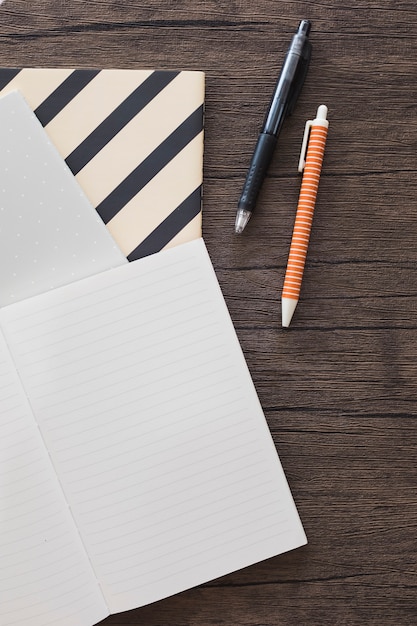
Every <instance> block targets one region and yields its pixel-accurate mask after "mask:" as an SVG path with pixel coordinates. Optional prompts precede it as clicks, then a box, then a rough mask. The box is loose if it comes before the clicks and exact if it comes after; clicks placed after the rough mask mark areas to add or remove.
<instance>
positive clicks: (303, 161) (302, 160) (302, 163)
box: [298, 120, 313, 172]
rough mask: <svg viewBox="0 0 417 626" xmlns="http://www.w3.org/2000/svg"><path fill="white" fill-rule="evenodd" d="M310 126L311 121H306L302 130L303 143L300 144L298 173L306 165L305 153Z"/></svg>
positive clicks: (311, 124)
mask: <svg viewBox="0 0 417 626" xmlns="http://www.w3.org/2000/svg"><path fill="white" fill-rule="evenodd" d="M312 126H313V120H307V122H306V125H305V128H304V137H303V143H302V144H301V153H300V160H299V161H298V171H299V172H302V171H303V170H304V167H305V164H306V153H307V145H308V138H309V135H310V130H311V127H312Z"/></svg>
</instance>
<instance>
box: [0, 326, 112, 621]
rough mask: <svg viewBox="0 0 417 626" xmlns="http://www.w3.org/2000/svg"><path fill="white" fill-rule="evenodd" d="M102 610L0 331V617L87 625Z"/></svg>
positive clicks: (103, 614) (90, 570)
mask: <svg viewBox="0 0 417 626" xmlns="http://www.w3.org/2000/svg"><path fill="white" fill-rule="evenodd" d="M106 615H108V610H107V609H106V606H105V603H104V599H103V596H102V594H101V592H100V589H99V587H98V585H97V582H96V579H95V578H94V574H93V571H92V569H91V565H90V563H89V561H88V559H87V556H86V553H85V551H84V548H83V547H82V544H81V542H80V538H79V535H78V533H77V530H76V527H75V525H74V521H73V520H72V518H71V516H70V515H69V511H68V507H67V505H66V503H65V500H64V498H63V494H62V491H61V490H60V487H59V485H58V483H57V478H56V475H55V473H54V471H53V468H52V465H51V461H50V459H49V457H48V454H47V452H46V449H45V447H44V445H43V442H42V438H41V436H40V433H39V430H38V428H37V426H36V424H35V421H34V419H33V415H32V414H31V412H30V408H29V405H28V403H27V400H26V397H25V396H24V394H23V393H22V389H21V387H20V384H19V380H18V377H17V375H16V370H15V367H14V365H13V363H12V361H11V358H10V354H9V353H8V349H7V346H6V344H5V342H4V338H3V335H2V334H1V333H0V623H1V625H2V626H84V625H85V626H90V625H91V624H93V623H96V622H97V621H99V620H101V619H103V618H104V617H105V616H106Z"/></svg>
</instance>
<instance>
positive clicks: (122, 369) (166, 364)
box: [32, 333, 222, 408]
mask: <svg viewBox="0 0 417 626" xmlns="http://www.w3.org/2000/svg"><path fill="white" fill-rule="evenodd" d="M218 336H219V335H218V333H216V334H213V335H211V336H209V337H207V338H205V339H204V342H203V343H205V342H206V341H211V346H210V357H211V358H210V359H209V361H210V360H211V359H212V358H213V357H212V356H211V355H212V354H213V353H214V352H215V350H216V349H221V348H222V345H221V343H220V344H217V345H216V344H213V340H214V339H215V338H216V337H218ZM192 345H193V344H192V343H189V344H187V345H186V346H184V347H190V346H192ZM155 347H156V346H153V348H155ZM134 354H135V351H134V350H132V351H131V352H129V353H127V354H126V361H127V362H128V357H129V356H132V355H134ZM169 354H177V355H178V348H177V349H172V350H167V351H164V357H166V356H167V355H169ZM198 354H199V351H196V350H194V352H191V353H190V354H187V358H189V359H192V358H193V357H194V356H197V355H198ZM149 362H155V356H154V355H151V356H149V357H148V358H144V359H143V360H141V367H142V369H143V368H144V366H145V365H146V363H149ZM176 363H178V356H176V358H174V359H172V360H171V361H165V362H164V363H163V364H159V365H157V364H155V365H154V366H153V367H150V368H149V367H147V368H146V374H147V375H149V374H150V373H152V371H160V370H161V369H162V368H167V367H169V366H172V365H175V364H176ZM128 370H130V365H129V364H127V365H123V366H121V367H118V368H117V369H114V367H113V366H109V370H108V371H107V372H105V373H104V372H103V373H102V374H101V375H97V374H94V375H92V376H91V377H89V378H88V377H83V380H82V384H83V385H86V384H91V383H93V382H97V381H98V380H102V379H103V377H104V376H110V375H111V376H115V375H116V374H118V375H120V374H123V373H124V372H125V371H128ZM89 371H91V370H89ZM184 371H187V370H184ZM77 373H79V372H77ZM139 374H140V372H138V373H135V374H133V375H132V376H130V377H128V376H125V377H123V382H127V381H128V380H131V379H132V378H135V377H137V376H138V375H139ZM62 380H66V381H67V380H68V376H66V377H62V378H61V381H62ZM159 380H163V378H162V377H160V378H159ZM54 382H55V383H56V382H58V381H57V380H56V379H55V380H54ZM50 384H51V381H49V380H48V381H46V382H44V383H43V385H50ZM115 384H117V383H115ZM40 386H41V385H37V386H33V387H32V389H34V390H35V389H37V388H39V387H40ZM73 386H74V385H70V384H69V385H67V386H63V385H60V386H59V390H60V393H63V392H65V391H68V390H70V389H72V388H73ZM50 395H51V392H48V393H45V394H42V395H39V394H37V395H36V396H35V397H36V400H37V401H39V400H42V399H44V398H47V397H49V396H50ZM51 406H55V405H51ZM45 408H50V406H48V405H47V406H46V407H45Z"/></svg>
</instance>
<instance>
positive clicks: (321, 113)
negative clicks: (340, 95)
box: [298, 104, 329, 172]
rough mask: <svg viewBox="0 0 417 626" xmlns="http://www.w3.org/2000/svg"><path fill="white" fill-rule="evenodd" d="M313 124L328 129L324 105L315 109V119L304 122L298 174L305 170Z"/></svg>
mask: <svg viewBox="0 0 417 626" xmlns="http://www.w3.org/2000/svg"><path fill="white" fill-rule="evenodd" d="M313 124H315V125H316V126H323V127H324V128H328V127H329V122H328V121H327V107H326V105H325V104H321V105H320V106H319V108H318V109H317V116H316V119H314V120H308V121H307V122H306V126H305V129H304V137H303V143H302V145H301V154H300V160H299V161H298V171H299V172H302V171H303V170H304V168H305V164H306V154H307V146H308V138H309V136H310V131H311V127H312V126H313Z"/></svg>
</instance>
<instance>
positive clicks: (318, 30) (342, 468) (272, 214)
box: [0, 0, 417, 626]
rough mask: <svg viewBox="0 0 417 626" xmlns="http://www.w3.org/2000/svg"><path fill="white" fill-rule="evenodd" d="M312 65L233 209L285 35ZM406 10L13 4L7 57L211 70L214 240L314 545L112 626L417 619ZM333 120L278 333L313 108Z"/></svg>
mask: <svg viewBox="0 0 417 626" xmlns="http://www.w3.org/2000/svg"><path fill="white" fill-rule="evenodd" d="M302 18H309V19H311V20H312V22H313V30H312V34H311V40H312V44H313V60H312V64H311V68H310V72H309V74H308V77H307V81H306V84H305V87H304V89H303V92H302V95H301V97H300V100H299V102H298V106H297V108H296V110H295V113H294V115H293V116H292V118H290V119H289V120H288V121H287V123H286V124H285V127H284V129H283V132H282V134H281V137H280V140H279V149H278V150H277V151H276V153H275V155H274V159H273V163H272V166H271V168H270V172H269V175H268V177H267V179H266V181H265V184H264V187H263V190H262V194H261V198H260V201H259V204H258V208H257V212H256V214H255V215H254V217H253V220H252V221H251V222H250V224H249V226H248V228H247V231H245V233H244V234H243V236H241V237H237V236H234V234H233V224H234V218H235V211H236V204H237V200H238V197H239V194H240V191H241V187H242V184H243V180H244V175H245V172H246V168H247V165H248V162H249V159H250V155H251V151H252V149H253V146H254V142H255V139H256V135H257V132H258V128H259V125H260V124H261V122H262V119H263V116H264V112H265V109H266V106H267V104H268V101H269V97H270V95H271V92H272V89H273V85H274V82H275V79H276V77H277V73H278V70H279V68H280V65H281V62H282V60H283V55H284V52H285V50H286V47H287V45H288V43H289V40H290V38H291V36H292V34H293V32H294V30H295V28H296V26H297V24H298V21H299V20H300V19H302ZM416 24H417V5H416V3H415V0H405V1H401V0H398V1H394V0H391V1H384V0H379V1H378V2H377V1H376V0H370V1H368V2H358V1H352V2H350V3H343V2H337V1H336V0H329V1H328V2H315V3H314V2H313V3H311V2H299V1H294V2H284V1H282V2H281V1H277V0H258V1H257V2H252V1H249V0H247V1H245V0H227V1H226V0H205V1H204V0H194V1H193V2H191V1H188V2H186V1H184V0H177V1H176V2H168V1H164V0H162V1H159V2H156V1H152V0H147V1H146V0H145V1H144V2H137V1H134V0H123V1H118V0H102V1H99V0H95V1H91V2H85V0H74V1H72V2H69V1H65V0H38V1H36V2H27V1H26V0H6V1H5V2H4V4H3V5H2V7H1V9H0V63H1V65H3V66H51V65H55V66H77V67H92V66H95V67H127V68H144V67H151V68H177V69H199V70H204V71H205V72H206V135H205V170H204V218H203V229H204V236H205V240H206V243H207V246H208V249H209V252H210V254H211V257H212V260H213V263H214V266H215V269H216V271H217V275H218V278H219V280H220V283H221V286H222V289H223V292H224V295H225V298H226V301H227V304H228V306H229V309H230V312H231V315H232V318H233V321H234V323H235V327H236V330H237V333H238V336H239V339H240V341H241V344H242V347H243V350H244V353H245V356H246V358H247V362H248V365H249V368H250V370H251V373H252V376H253V379H254V383H255V386H256V388H257V390H258V393H259V396H260V399H261V402H262V405H263V407H264V410H265V414H266V417H267V420H268V423H269V426H270V429H271V431H272V434H273V437H274V441H275V443H276V446H277V449H278V451H279V454H280V458H281V461H282V464H283V466H284V469H285V472H286V475H287V478H288V481H289V483H290V486H291V489H292V492H293V495H294V498H295V501H296V503H297V506H298V509H299V512H300V515H301V518H302V520H303V523H304V526H305V529H306V533H307V536H308V539H309V544H308V546H306V547H303V548H301V549H299V550H296V551H294V552H291V553H288V554H285V555H282V556H279V557H276V558H274V559H271V560H269V561H266V562H263V563H260V564H258V565H255V566H252V567H250V568H247V569H245V570H243V571H240V572H236V573H234V574H232V575H229V576H226V577H224V578H222V579H220V580H216V581H213V582H211V583H209V584H207V585H203V586H201V587H199V588H197V589H193V590H190V591H187V592H185V593H183V594H180V595H178V596H176V597H173V598H170V599H167V600H165V601H162V602H159V603H156V604H154V605H151V606H148V607H144V608H142V609H138V610H135V611H130V612H128V613H125V614H120V615H115V616H112V617H110V618H108V619H107V620H105V622H103V624H105V626H136V625H138V626H139V625H144V626H212V625H216V626H217V625H219V626H220V625H228V626H230V625H232V626H275V625H285V626H286V625H289V626H292V625H299V624H302V625H304V624H308V625H316V624H317V625H318V626H324V625H327V624H329V625H332V626H334V625H346V626H351V625H356V624H371V625H378V626H381V625H382V626H385V625H393V626H394V625H395V626H402V625H408V624H415V623H416V616H417V556H416V551H417V541H416V540H417V480H416V479H417V469H416V467H417V436H416V430H417V420H416V383H417V321H416V313H417V271H416V267H417V168H416V159H417V105H416V102H417V52H416V49H417V35H416V32H417V31H416ZM321 103H324V104H327V105H328V107H329V119H330V130H329V137H328V143H327V150H326V155H325V161H324V168H323V175H322V179H321V183H320V189H319V197H318V203H317V207H316V215H315V219H314V227H313V232H312V237H311V243H310V249H309V255H308V263H307V267H306V271H305V275H304V282H303V287H302V298H301V300H300V303H299V305H298V308H297V311H296V314H295V317H294V319H293V323H292V325H291V328H290V329H289V330H287V331H283V330H282V329H281V327H280V302H279V298H280V291H281V287H282V281H283V275H284V269H285V262H286V255H287V252H288V247H289V241H290V237H291V232H292V225H293V220H294V214H295V207H296V203H297V197H298V192H299V187H300V179H299V177H298V175H297V173H296V169H297V162H298V154H299V149H300V143H301V137H302V133H303V127H304V123H305V120H306V119H308V118H311V117H313V116H314V113H315V111H316V108H317V106H318V105H319V104H321Z"/></svg>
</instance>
